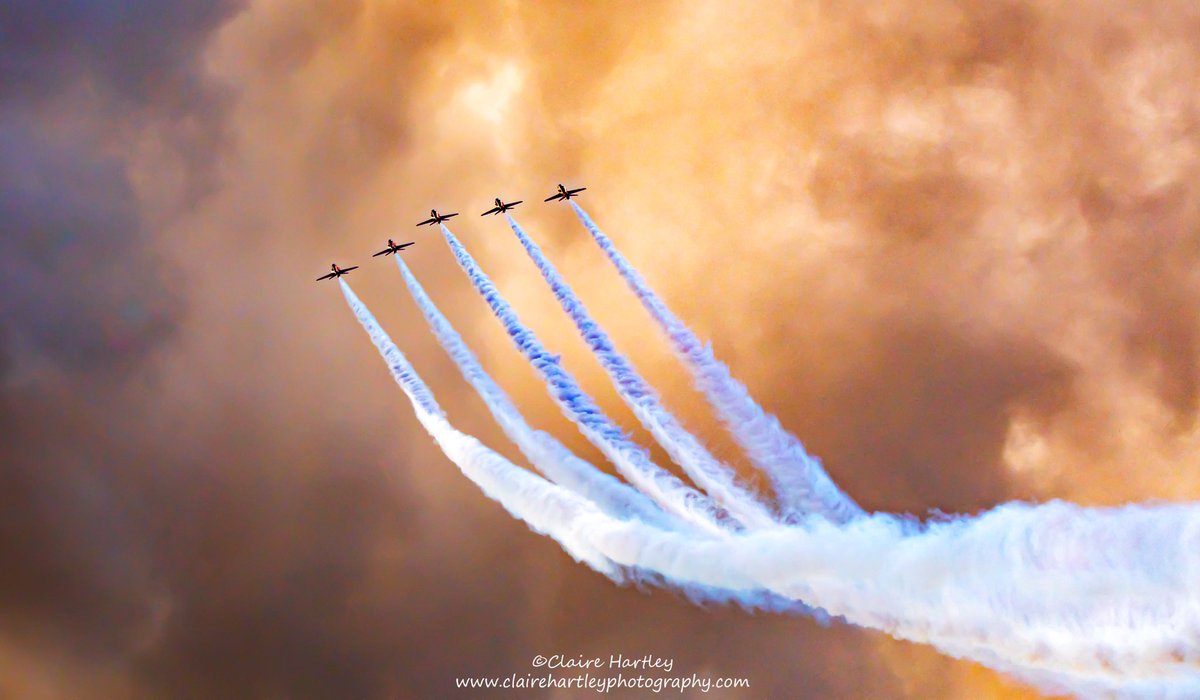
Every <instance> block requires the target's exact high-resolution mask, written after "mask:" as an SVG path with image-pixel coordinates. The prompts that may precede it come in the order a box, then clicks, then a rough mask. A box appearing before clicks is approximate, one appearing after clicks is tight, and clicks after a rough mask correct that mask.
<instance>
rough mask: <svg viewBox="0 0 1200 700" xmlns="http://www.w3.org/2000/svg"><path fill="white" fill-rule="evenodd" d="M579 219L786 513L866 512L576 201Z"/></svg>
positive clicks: (847, 516)
mask: <svg viewBox="0 0 1200 700" xmlns="http://www.w3.org/2000/svg"><path fill="white" fill-rule="evenodd" d="M569 203H570V205H571V208H572V209H573V210H574V211H575V215H576V216H578V217H579V220H580V221H581V222H583V225H584V227H585V228H587V230H588V232H589V233H590V234H591V235H592V238H593V239H595V241H596V243H597V244H598V245H599V246H600V248H601V250H603V251H604V253H605V255H607V256H608V259H609V260H611V261H612V263H613V264H614V265H615V266H616V268H617V270H618V271H619V272H620V273H621V277H622V278H624V279H625V281H626V283H627V284H628V285H629V287H630V288H631V289H632V290H633V292H634V293H635V294H636V295H637V297H638V299H639V300H641V302H642V305H643V306H644V307H646V310H647V311H649V312H650V315H651V316H653V317H654V320H655V321H656V322H657V323H658V324H659V326H661V327H662V329H663V330H664V331H665V332H666V334H667V336H668V337H669V338H670V340H671V345H672V347H673V348H674V349H675V352H676V354H677V355H679V356H680V357H681V358H682V359H683V360H684V362H685V364H686V365H687V366H688V368H689V369H690V370H691V372H692V376H693V378H694V380H695V382H696V385H697V387H698V388H699V389H700V390H701V391H702V392H703V393H704V395H705V396H706V397H707V398H708V401H709V403H711V404H712V405H713V407H714V408H716V410H717V413H718V415H719V416H720V418H721V422H722V423H724V424H725V427H726V428H727V429H728V430H729V432H730V433H731V434H732V435H733V436H734V438H735V439H736V440H737V441H738V444H740V445H741V446H742V448H743V449H744V450H746V454H747V455H749V457H750V460H751V461H752V462H753V463H754V465H755V466H757V467H758V468H759V469H761V470H763V472H764V473H765V474H766V475H767V476H768V477H769V478H770V479H771V483H772V484H773V485H774V487H775V491H776V493H777V494H778V496H779V500H780V505H781V509H782V510H783V511H784V513H785V515H788V516H790V518H791V519H797V518H799V517H802V516H803V515H804V514H806V513H818V514H820V515H823V516H825V517H827V518H829V519H831V520H833V521H834V522H847V521H849V520H851V519H853V518H856V517H859V516H861V515H862V514H863V511H862V509H861V508H860V507H859V506H858V504H856V503H855V502H854V501H853V500H852V499H851V498H850V497H849V496H847V495H846V494H845V493H843V492H842V490H841V489H839V488H838V487H837V485H836V484H834V483H833V480H831V479H830V478H829V475H828V474H826V473H825V470H824V468H822V467H821V463H820V462H819V461H818V460H817V459H816V458H815V457H813V456H811V455H809V454H808V453H807V452H806V451H805V449H804V445H802V444H801V443H800V440H798V439H797V438H796V436H794V435H792V434H791V433H789V432H788V431H787V430H785V429H784V428H783V426H782V425H780V424H779V419H777V418H776V417H775V416H773V415H771V414H769V413H767V412H766V411H764V410H763V409H762V407H761V406H759V405H758V404H757V403H756V402H755V401H754V399H753V398H752V397H751V396H750V392H748V391H747V390H746V387H745V386H744V385H743V384H742V383H741V382H739V381H737V380H736V379H734V378H733V376H732V375H730V373H729V368H728V367H726V366H725V365H724V364H723V363H721V362H720V361H719V360H717V358H716V357H715V356H714V355H713V352H712V348H711V347H710V346H708V345H706V344H704V343H702V342H700V339H699V338H697V337H696V334H695V333H693V332H692V331H691V329H689V328H688V327H687V325H685V324H684V323H683V321H681V320H679V318H678V317H677V316H675V314H673V313H672V312H671V310H670V309H668V308H667V306H666V304H664V303H663V301H662V299H660V298H659V297H658V295H657V294H655V293H654V290H652V289H651V288H650V286H649V285H647V284H646V282H645V280H643V279H642V276H641V275H640V274H639V273H638V271H637V270H636V269H634V267H633V266H632V265H630V264H629V261H628V260H626V259H625V257H624V256H623V255H621V253H620V251H618V250H617V249H616V246H614V245H613V243H612V241H611V240H609V238H608V236H606V235H604V232H603V231H601V230H600V228H599V227H598V226H596V223H595V222H594V221H592V219H591V217H589V216H588V215H587V212H585V211H584V210H583V209H582V208H581V207H580V206H579V205H577V204H575V202H569Z"/></svg>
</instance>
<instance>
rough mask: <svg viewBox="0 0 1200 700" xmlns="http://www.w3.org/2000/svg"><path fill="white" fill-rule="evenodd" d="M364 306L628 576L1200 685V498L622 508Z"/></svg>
mask: <svg viewBox="0 0 1200 700" xmlns="http://www.w3.org/2000/svg"><path fill="white" fill-rule="evenodd" d="M342 285H343V286H342V289H343V293H344V294H345V295H346V299H347V302H348V303H349V304H350V306H351V308H352V309H353V310H354V312H355V315H356V316H357V317H358V319H359V321H360V322H361V323H362V324H363V327H364V328H365V329H366V330H367V332H368V334H369V335H370V336H371V339H372V341H373V342H374V343H375V345H376V347H377V348H378V349H379V351H380V354H381V355H382V356H383V357H384V359H385V361H386V362H387V364H388V365H389V367H390V368H391V371H392V374H393V376H394V377H395V378H396V381H397V382H398V383H399V384H400V385H401V387H402V388H403V389H404V391H405V393H406V394H407V395H408V396H409V398H410V400H411V401H412V404H413V407H414V410H415V411H416V413H417V417H418V419H419V420H420V421H421V422H422V424H423V425H424V426H425V427H426V429H427V430H428V431H429V432H430V434H431V435H432V436H433V437H434V439H435V440H436V441H437V442H438V444H439V445H440V446H441V448H442V449H443V450H444V451H445V452H446V454H447V456H449V457H450V458H451V459H452V460H453V461H454V462H455V463H456V464H457V465H458V466H459V468H460V469H462V471H463V472H464V474H465V475H466V476H467V477H468V478H470V479H471V480H472V481H474V482H475V483H476V484H478V485H479V486H480V488H481V489H483V491H484V492H485V493H486V494H487V495H488V496H490V497H492V498H494V499H496V500H497V501H499V502H500V503H501V504H502V505H503V506H504V507H505V508H506V509H508V510H509V512H511V513H512V514H513V515H514V516H516V517H518V518H520V519H523V520H524V521H525V522H527V523H528V524H529V525H530V527H531V528H533V529H534V530H536V531H539V532H544V533H546V534H548V535H549V536H551V537H553V538H554V539H556V540H557V541H558V542H560V543H561V544H562V546H563V547H564V549H566V550H567V551H568V552H569V553H570V554H571V555H572V556H574V557H576V558H577V559H580V560H581V561H584V562H586V563H588V564H589V565H590V566H592V567H594V568H596V569H597V570H598V571H601V572H603V573H605V574H606V575H608V576H610V577H611V578H613V579H614V580H618V581H620V580H627V579H628V578H629V577H630V576H635V577H638V578H642V579H643V580H645V578H646V577H649V578H650V580H654V581H658V582H661V583H662V584H663V585H668V586H672V587H676V588H678V589H680V590H682V591H684V592H685V593H687V594H688V595H689V596H691V597H693V598H697V599H700V600H723V599H730V600H737V601H739V602H741V603H743V604H745V605H747V606H764V607H773V608H775V609H779V608H786V607H788V606H787V605H786V601H789V600H791V601H803V602H804V603H806V604H808V605H814V606H819V607H820V608H823V609H825V610H827V611H829V612H830V613H832V614H834V615H839V616H842V617H844V618H845V619H846V620H848V621H850V622H852V623H855V624H858V625H862V626H866V627H871V628H874V629H878V630H882V631H885V632H888V633H889V634H891V635H893V636H895V637H898V638H901V639H908V640H912V641H917V642H924V643H929V644H931V645H933V646H935V647H937V648H939V649H941V650H942V651H944V652H946V653H948V654H950V655H953V656H957V657H961V658H968V659H973V660H976V661H979V662H981V663H984V664H986V665H988V666H991V667H992V668H995V669H998V670H1001V671H1004V672H1007V673H1010V674H1012V675H1014V676H1017V677H1019V678H1022V679H1024V680H1026V681H1028V682H1031V683H1035V684H1037V685H1038V686H1040V687H1041V688H1043V689H1046V690H1048V691H1052V692H1064V691H1069V692H1074V693H1078V694H1081V695H1085V696H1095V695H1101V694H1104V695H1108V694H1118V695H1122V696H1134V695H1136V696H1148V697H1179V698H1187V697H1197V696H1198V695H1200V583H1198V582H1200V508H1198V507H1197V506H1195V505H1177V506H1151V507H1143V506H1127V507H1123V508H1108V509H1086V508H1080V507H1076V506H1072V505H1069V504H1064V503H1059V502H1052V503H1047V504H1043V505H1036V506H1035V505H1028V504H1009V505H1004V506H1000V507H998V508H996V509H994V510H992V511H990V512H988V513H985V514H983V515H980V516H978V517H975V518H966V517H964V518H960V519H957V520H954V521H951V522H940V523H933V524H928V525H922V524H920V523H917V522H915V521H913V520H910V519H905V518H901V517H896V516H892V515H886V514H875V515H864V516H861V517H859V518H855V519H854V520H852V521H851V522H849V523H845V524H840V525H838V524H835V523H832V522H830V521H828V520H824V519H810V520H806V521H805V522H804V523H803V524H801V525H797V526H792V527H779V528H772V529H769V530H758V531H748V532H744V533H734V534H729V533H722V534H721V535H720V536H716V535H713V534H708V533H702V532H681V531H678V530H665V529H660V528H655V527H652V526H649V525H647V524H646V523H644V522H642V521H640V520H638V519H636V518H631V519H627V520H617V519H615V518H613V517H610V516H608V515H606V514H604V513H603V512H602V511H601V510H600V509H599V508H597V507H596V506H595V505H593V504H592V503H590V502H589V501H588V500H586V499H584V498H582V497H580V496H578V495H577V494H575V493H573V492H571V491H568V490H566V489H564V488H561V487H559V486H556V485H554V484H551V483H550V482H547V481H546V480H544V479H542V478H541V477H538V476H536V475H534V474H532V473H530V472H528V471H525V470H523V469H520V468H518V467H516V466H514V465H512V464H511V463H509V462H507V461H506V460H504V459H503V458H502V457H500V456H499V455H497V454H495V453H494V452H492V451H491V450H488V449H487V448H486V447H484V446H483V445H482V444H480V443H479V442H478V441H477V440H475V439H474V438H472V437H470V436H466V435H463V434H462V433H459V432H458V431H456V430H454V428H453V427H452V426H450V425H449V423H448V422H447V421H446V419H445V417H444V414H443V413H442V411H441V409H440V407H438V405H437V403H436V402H435V401H434V399H433V396H432V394H431V393H430V392H429V390H428V388H427V387H426V386H425V385H424V384H423V383H422V382H421V380H420V378H419V377H418V376H417V375H416V373H415V372H414V371H413V369H412V368H411V366H409V365H408V363H407V360H405V358H404V356H403V355H402V354H401V353H400V351H399V350H398V349H397V348H396V347H395V345H394V344H392V342H391V340H390V339H388V338H387V336H386V335H385V334H384V332H383V330H382V329H381V328H379V326H378V324H377V323H376V322H375V320H374V318H372V317H371V315H370V313H369V312H368V311H367V310H366V308H365V307H364V306H363V305H362V303H361V302H359V300H358V299H357V298H356V297H355V296H354V294H353V293H352V292H351V291H350V289H349V287H348V286H346V285H345V284H344V282H343V283H342Z"/></svg>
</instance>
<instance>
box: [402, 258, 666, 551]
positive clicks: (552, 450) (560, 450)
mask: <svg viewBox="0 0 1200 700" xmlns="http://www.w3.org/2000/svg"><path fill="white" fill-rule="evenodd" d="M396 265H397V266H399V268H400V274H401V275H402V276H403V277H404V283H405V285H407V287H408V291H409V293H410V294H411V295H412V298H413V300H414V301H415V302H416V303H417V308H419V309H420V310H421V314H422V315H424V316H425V320H426V321H427V322H428V323H429V327H430V329H431V330H432V331H433V334H434V336H435V337H436V338H437V340H438V343H439V344H440V345H441V346H442V347H443V348H444V349H445V350H446V352H447V353H448V354H449V355H450V358H451V359H452V360H454V364H455V365H457V366H458V369H459V371H460V372H461V373H462V376H463V378H464V379H466V380H467V382H468V383H469V384H470V385H471V386H472V387H474V388H475V391H476V392H477V393H478V394H479V396H480V397H481V398H482V399H483V401H484V403H485V404H486V405H487V407H488V410H489V411H490V412H491V414H492V417H493V418H495V420H496V423H497V424H499V426H500V428H501V429H502V430H503V431H504V434H505V435H507V436H508V439H509V440H512V442H513V443H514V444H515V445H516V446H517V447H518V448H519V449H520V450H521V453H522V454H524V455H525V456H526V457H527V458H528V459H529V461H530V462H532V463H533V466H535V467H537V469H538V470H539V471H540V472H542V473H543V474H545V475H546V476H547V477H548V478H549V479H550V480H552V481H554V482H556V483H558V484H560V485H562V486H565V487H566V488H569V489H571V490H572V491H575V492H576V493H578V494H579V495H581V496H583V497H585V498H588V499H590V500H592V501H594V502H596V504H597V505H599V506H600V507H601V508H603V509H604V510H605V512H607V513H609V514H611V515H613V516H615V517H617V518H621V519H624V518H629V517H636V518H638V519H639V520H642V521H643V522H647V523H651V524H656V525H662V526H669V525H671V524H674V525H675V526H677V527H678V526H680V525H682V524H683V523H681V522H679V521H676V520H674V519H671V518H668V517H667V515H666V514H665V513H664V512H663V511H661V510H660V509H659V508H658V507H657V506H655V505H654V502H653V501H651V500H650V499H649V498H647V497H646V495H645V494H643V493H642V492H640V491H638V490H637V489H634V488H633V487H631V486H629V485H628V484H626V483H624V482H623V481H621V480H619V479H617V478H615V477H613V476H610V475H608V474H605V473H604V472H602V471H599V470H597V469H596V468H595V467H594V466H592V465H591V464H588V463H587V462H585V461H584V460H582V459H580V458H579V457H577V456H575V454H574V453H572V452H571V451H570V450H569V449H567V447H566V446H565V445H563V444H562V443H561V442H559V441H558V440H555V439H554V438H553V437H552V436H551V435H550V434H549V433H546V432H544V431H541V430H534V429H533V428H532V427H531V426H530V425H529V423H527V422H526V421H525V418H524V417H523V416H522V415H521V412H520V411H519V410H518V409H517V407H516V405H514V404H513V402H512V399H510V398H509V397H508V394H506V393H505V392H504V390H503V389H501V388H500V386H499V385H497V384H496V382H495V381H493V380H492V378H491V377H490V376H488V374H487V372H486V371H485V370H484V369H483V366H482V365H480V364H479V360H477V359H476V358H475V355H474V353H472V352H471V350H470V348H468V347H467V344H466V343H465V342H463V339H462V336H460V335H459V334H458V332H457V331H455V330H454V327H453V326H452V325H450V321H449V320H447V318H446V317H445V315H443V314H442V312H441V310H439V309H438V308H437V306H436V305H435V304H434V303H433V300H432V299H430V298H429V295H428V294H426V293H425V289H424V288H423V287H422V286H421V283H420V282H418V281H417V278H416V276H415V275H413V273H412V271H411V270H409V269H408V265H406V264H405V263H404V260H403V259H402V258H401V257H400V256H399V255H397V256H396Z"/></svg>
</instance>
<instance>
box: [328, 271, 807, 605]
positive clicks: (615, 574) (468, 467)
mask: <svg viewBox="0 0 1200 700" xmlns="http://www.w3.org/2000/svg"><path fill="white" fill-rule="evenodd" d="M338 283H339V284H340V285H341V288H342V294H343V296H345V298H346V303H347V304H348V305H349V306H350V309H351V311H353V312H354V316H355V317H356V318H357V319H358V321H359V323H360V324H362V327H363V329H364V330H366V332H367V335H368V336H369V337H370V338H371V342H372V343H373V344H374V345H375V348H376V349H377V350H378V351H379V354H380V355H381V356H382V357H383V360H384V362H385V363H386V364H387V366H388V369H389V370H390V371H391V373H392V378H393V379H395V381H396V383H397V384H399V385H400V388H401V389H402V390H403V391H404V393H405V395H407V396H408V399H409V401H410V402H411V403H412V407H413V411H414V412H415V413H416V416H417V420H418V421H420V423H421V425H422V426H424V428H425V430H426V431H427V432H428V433H429V435H430V436H431V437H432V438H433V439H434V442H436V443H437V444H438V446H439V447H440V448H441V450H442V452H443V453H444V454H445V455H446V457H447V458H449V459H450V461H452V462H453V463H454V464H455V465H457V466H458V467H459V469H460V470H461V471H462V472H463V474H464V475H465V476H466V477H467V478H468V479H470V480H471V481H472V482H473V483H475V485H477V486H478V487H479V488H480V490H482V491H483V492H484V494H485V495H487V496H488V497H489V498H491V499H492V500H495V501H497V502H498V503H500V504H501V505H502V506H503V507H504V508H505V509H506V510H507V511H508V512H509V513H511V514H512V515H513V517H515V518H517V519H518V520H522V521H524V522H525V523H526V524H527V525H529V527H530V528H531V529H532V530H534V531H535V532H539V533H543V534H545V535H547V536H549V537H551V538H553V539H554V540H555V541H557V542H558V543H559V544H560V545H561V546H562V547H563V549H564V550H565V551H566V552H567V553H568V554H570V555H571V556H572V557H574V558H575V559H576V560H577V561H582V562H584V563H586V564H587V565H588V566H590V567H592V568H593V569H595V570H596V571H598V572H600V573H602V574H604V575H606V576H608V577H609V578H610V579H612V580H613V581H616V582H617V583H623V582H625V581H628V580H640V581H643V582H647V583H656V584H660V585H666V586H670V587H672V588H677V589H679V590H681V591H682V592H684V593H685V594H686V595H688V597H689V598H691V599H693V600H694V601H697V602H711V603H730V602H734V603H738V604H740V605H743V606H745V607H747V608H749V609H762V610H772V611H777V612H782V611H791V612H809V613H813V612H814V611H813V610H812V609H811V608H808V607H807V606H805V605H803V604H800V603H797V602H796V601H792V600H790V599H787V598H783V597H781V596H778V595H775V594H773V593H770V592H768V591H763V590H744V589H731V590H724V589H719V588H711V587H706V586H703V585H697V584H690V583H688V582H686V581H675V580H674V579H671V578H670V577H668V576H666V575H663V574H661V573H659V572H656V571H649V570H643V569H639V568H638V567H636V566H634V567H627V568H626V567H623V566H621V565H618V564H615V563H614V562H613V561H612V560H611V559H609V558H607V557H606V556H604V555H603V554H602V553H601V552H599V550H597V549H596V548H595V547H594V546H592V545H591V544H590V540H592V539H593V538H594V537H595V536H596V535H597V534H598V533H602V532H605V531H613V530H614V528H619V527H621V524H622V523H637V529H638V530H639V531H643V532H646V533H653V532H659V533H661V532H679V530H678V529H670V530H662V529H657V528H655V527H653V526H652V525H651V524H648V523H646V522H643V521H641V520H638V519H637V518H631V519H628V520H620V519H616V518H614V517H612V516H610V515H609V514H607V513H604V512H603V511H601V510H600V509H599V508H597V507H596V505H595V504H594V503H593V502H591V501H590V500H587V499H585V498H583V497H581V496H579V495H577V494H576V493H574V492H572V491H569V490H567V489H565V488H563V487H560V486H557V485H555V484H552V483H550V482H548V481H546V480H545V479H543V478H541V477H539V476H537V475H535V474H532V473H530V472H528V471H526V470H524V469H521V468H520V467H517V466H516V465H514V464H513V463H512V462H509V461H508V460H506V459H504V457H502V456H500V455H499V454H497V453H495V452H494V451H492V450H490V449H489V448H487V447H486V446H485V445H483V443H481V442H479V440H477V439H475V438H474V437H471V436H470V435H465V434H463V433H461V432H459V431H458V430H456V429H455V428H454V426H452V425H451V424H450V422H449V421H448V420H447V419H446V414H445V412H444V411H442V408H441V406H439V405H438V403H437V400H436V399H434V397H433V392H432V391H430V390H429V387H428V386H427V385H426V384H425V382H424V381H423V380H422V379H421V377H420V376H419V375H418V374H417V372H416V370H415V369H414V368H413V367H412V365H411V364H410V363H409V362H408V358H406V357H405V356H404V353H402V352H400V349H399V348H397V347H396V344H395V343H393V342H392V339H391V338H390V337H388V335H387V333H386V332H385V331H384V330H383V328H382V327H381V326H380V325H379V322H378V321H376V320H375V317H374V316H373V315H372V314H371V312H370V310H368V309H367V307H366V305H365V304H363V303H362V301H361V300H360V299H359V298H358V296H357V295H356V294H355V293H354V291H353V290H351V289H350V285H349V284H347V283H346V281H345V280H340V279H339V280H338ZM593 468H594V467H593ZM658 519H659V520H662V518H661V517H660V518H658ZM691 535H692V537H694V538H695V539H696V540H697V541H704V540H706V539H707V537H706V536H705V535H703V534H702V533H699V532H696V531H694V530H693V531H691ZM815 612H816V613H817V614H818V616H819V617H823V616H824V614H823V613H821V611H815Z"/></svg>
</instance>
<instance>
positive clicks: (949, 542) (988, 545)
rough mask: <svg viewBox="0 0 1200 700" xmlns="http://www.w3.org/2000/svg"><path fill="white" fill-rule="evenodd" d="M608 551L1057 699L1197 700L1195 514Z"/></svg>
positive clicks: (1073, 514)
mask: <svg viewBox="0 0 1200 700" xmlns="http://www.w3.org/2000/svg"><path fill="white" fill-rule="evenodd" d="M592 542H593V544H595V546H596V547H597V548H598V549H599V550H600V551H602V552H604V553H605V555H606V556H608V557H609V558H611V559H613V560H614V561H617V562H621V563H623V564H626V565H630V566H635V565H636V566H641V567H646V568H649V569H653V570H656V571H659V572H661V573H663V574H664V575H666V576H668V577H671V578H674V579H677V580H683V581H691V582H694V583H696V584H703V585H707V586H714V587H723V588H729V589H737V588H751V587H762V588H765V589H767V590H769V591H772V592H774V593H776V594H778V595H780V596H785V597H791V598H796V599H800V600H804V601H805V602H807V603H809V604H810V605H817V606H820V607H822V608H824V609H826V610H828V611H829V612H830V613H832V614H835V615H841V616H843V617H845V619H847V620H849V621H850V622H853V623H855V624H859V625H863V626H866V627H872V628H875V629H879V630H883V631H886V632H888V633H890V634H892V635H893V636H895V637H898V638H901V639H908V640H912V641H917V642H924V643H929V644H932V645H933V646H936V647H937V648H939V649H941V650H942V651H944V652H946V653H949V654H951V655H953V656H957V657H962V658H969V659H974V660H976V661H979V662H981V663H984V664H986V665H988V666H991V667H993V668H996V669H998V670H1001V671H1005V672H1008V673H1011V674H1013V675H1015V676H1017V677H1020V678H1023V679H1025V680H1026V681H1029V682H1032V683H1036V684H1037V685H1039V686H1040V687H1042V688H1043V689H1046V690H1049V691H1052V692H1061V691H1070V692H1074V693H1080V694H1083V695H1088V696H1092V695H1096V694H1099V693H1119V694H1123V695H1139V696H1141V695H1150V696H1155V697H1162V696H1171V697H1197V693H1200V578H1198V577H1197V575H1198V574H1200V559H1198V557H1200V548H1198V545H1200V509H1198V508H1196V507H1195V506H1192V505H1180V506H1154V507H1142V506H1127V507H1124V508H1114V509H1084V508H1079V507H1076V506H1072V505H1068V504H1064V503H1058V502H1055V503H1048V504H1044V505H1041V506H1032V505H1026V504H1009V505H1005V506H1001V507H999V508H996V509H995V510H993V511H991V512H988V513H986V514H984V515H981V516H979V517H977V518H973V519H971V518H964V519H961V520H958V521H954V522H948V523H940V524H933V525H929V526H927V527H919V526H916V525H915V524H914V523H912V522H911V521H905V520H902V519H899V518H896V517H894V516H889V515H873V516H864V517H863V518H860V519H857V520H856V521H854V522H852V523H849V524H846V525H842V526H837V525H834V524H831V523H828V522H820V521H813V522H812V523H810V524H809V526H808V527H792V528H780V529H778V530H775V531H769V532H749V533H745V534H743V535H739V536H738V537H736V538H734V539H733V540H731V541H719V540H708V541H704V542H697V541H696V540H694V539H689V538H687V537H684V536H680V535H675V534H671V533H657V532H649V531H647V530H645V529H643V528H637V527H630V526H625V525H620V526H613V527H611V528H609V529H606V530H603V531H597V532H595V533H593V537H592Z"/></svg>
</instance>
